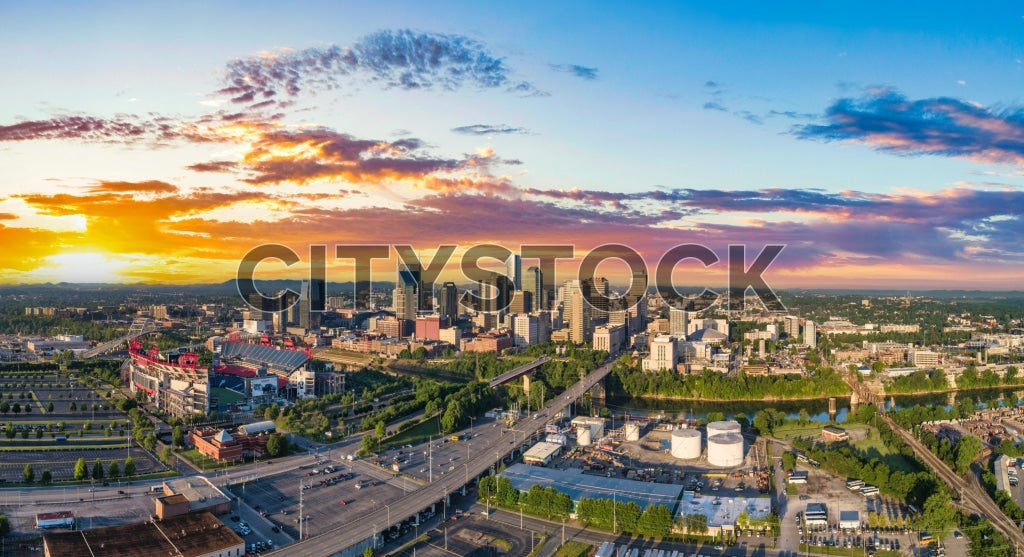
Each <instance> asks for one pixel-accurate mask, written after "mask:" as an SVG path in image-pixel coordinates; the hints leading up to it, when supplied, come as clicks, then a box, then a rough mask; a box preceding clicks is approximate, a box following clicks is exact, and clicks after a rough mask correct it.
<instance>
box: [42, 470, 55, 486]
mask: <svg viewBox="0 0 1024 557" xmlns="http://www.w3.org/2000/svg"><path fill="white" fill-rule="evenodd" d="M52 482H53V473H51V472H50V469H49V468H47V469H46V470H43V474H42V475H41V476H39V483H40V484H42V485H50V484H51V483H52Z"/></svg>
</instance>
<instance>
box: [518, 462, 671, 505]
mask: <svg viewBox="0 0 1024 557" xmlns="http://www.w3.org/2000/svg"><path fill="white" fill-rule="evenodd" d="M501 475H502V476H505V477H506V478H508V479H509V481H511V482H512V487H514V488H516V489H518V490H519V491H529V490H530V488H531V487H533V486H534V485H539V486H542V487H553V488H555V489H556V490H558V491H560V492H562V493H567V494H568V495H569V498H570V499H572V500H573V501H577V502H578V501H579V500H580V499H581V498H583V497H589V498H592V499H615V500H617V501H623V502H629V501H632V502H634V503H636V504H638V505H640V508H641V509H646V508H647V507H649V506H652V505H665V506H666V507H668V508H669V510H671V511H672V512H673V514H675V508H676V503H677V501H678V500H679V494H680V493H681V492H682V489H683V488H682V486H680V485H671V484H660V483H645V482H637V481H633V480H626V479H622V478H607V477H605V476H595V475H591V474H584V473H583V471H582V470H578V469H569V470H557V469H554V468H540V467H537V466H527V465H526V464H513V465H512V466H509V467H508V468H506V469H505V471H504V472H502V473H501Z"/></svg>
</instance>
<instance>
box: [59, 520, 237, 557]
mask: <svg viewBox="0 0 1024 557" xmlns="http://www.w3.org/2000/svg"><path fill="white" fill-rule="evenodd" d="M43 544H44V546H45V547H46V551H47V554H49V555H92V556H95V557H150V556H152V555H176V556H181V557H197V556H200V555H208V554H210V553H213V552H216V551H221V550H224V551H227V550H230V549H232V548H235V547H237V546H244V544H245V540H243V539H242V538H240V537H238V534H236V533H234V532H233V531H232V530H231V528H228V527H227V526H225V525H224V524H223V523H221V521H220V520H217V518H216V517H215V516H213V515H212V514H210V513H208V512H204V513H196V514H183V515H179V516H175V517H172V518H168V519H166V520H163V521H160V522H139V523H135V524H126V525H123V526H109V527H106V528H95V529H92V530H77V531H71V532H55V533H47V534H45V535H44V536H43Z"/></svg>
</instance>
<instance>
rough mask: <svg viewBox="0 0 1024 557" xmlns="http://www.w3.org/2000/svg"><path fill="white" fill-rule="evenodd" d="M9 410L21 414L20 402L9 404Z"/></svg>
mask: <svg viewBox="0 0 1024 557" xmlns="http://www.w3.org/2000/svg"><path fill="white" fill-rule="evenodd" d="M11 412H14V413H15V414H21V404H19V403H17V402H15V403H14V404H12V405H11Z"/></svg>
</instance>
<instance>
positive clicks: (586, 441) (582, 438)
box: [576, 426, 593, 447]
mask: <svg viewBox="0 0 1024 557" xmlns="http://www.w3.org/2000/svg"><path fill="white" fill-rule="evenodd" d="M591 443H593V441H591V439H590V428H589V427H586V426H584V427H581V428H579V429H577V430H576V444H577V445H579V446H581V447H589V446H590V444H591Z"/></svg>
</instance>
